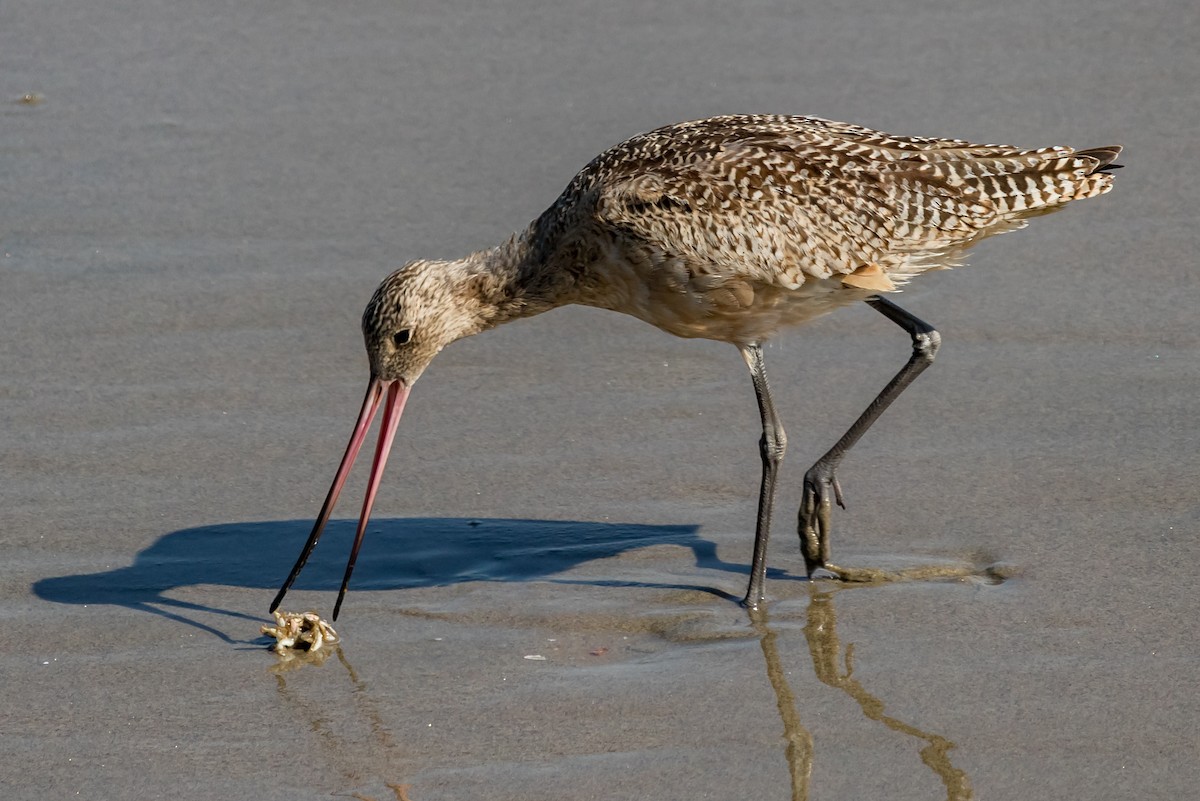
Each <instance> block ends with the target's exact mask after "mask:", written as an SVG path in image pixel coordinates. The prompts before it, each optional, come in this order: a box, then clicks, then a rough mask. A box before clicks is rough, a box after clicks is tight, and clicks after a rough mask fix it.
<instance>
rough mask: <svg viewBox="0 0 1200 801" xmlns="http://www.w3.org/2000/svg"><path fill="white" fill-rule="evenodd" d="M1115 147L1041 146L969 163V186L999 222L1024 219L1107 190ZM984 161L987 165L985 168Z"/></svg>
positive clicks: (1118, 151)
mask: <svg viewBox="0 0 1200 801" xmlns="http://www.w3.org/2000/svg"><path fill="white" fill-rule="evenodd" d="M1120 153H1121V147H1120V146H1119V145H1111V146H1108V147H1096V148H1090V149H1088V150H1079V151H1072V150H1070V149H1068V148H1047V149H1045V150H1039V151H1032V152H1029V153H1025V154H1021V155H1019V156H1014V157H1010V158H999V159H982V160H979V161H976V162H974V163H973V164H971V167H972V168H973V170H972V171H973V172H975V173H976V174H975V175H974V176H973V179H974V180H972V181H970V183H972V184H973V185H974V186H975V187H976V188H977V189H978V190H979V192H980V193H981V194H982V195H983V196H984V197H986V198H987V199H988V200H989V201H990V202H991V203H992V204H993V205H994V207H995V208H996V211H997V212H999V214H1000V216H1001V217H1002V218H1005V219H1008V220H1013V221H1015V220H1024V219H1027V218H1029V217H1035V216H1038V215H1041V214H1047V213H1049V212H1052V211H1057V210H1058V209H1059V208H1061V207H1062V206H1063V205H1065V204H1067V203H1070V202H1071V201H1072V200H1083V199H1085V198H1089V197H1096V196H1097V195H1103V194H1104V193H1106V192H1108V191H1109V190H1111V189H1112V185H1113V175H1112V170H1115V169H1117V168H1119V167H1120V166H1121V165H1119V164H1117V163H1115V162H1116V158H1117V156H1118V155H1120ZM986 162H991V163H990V164H988V163H986Z"/></svg>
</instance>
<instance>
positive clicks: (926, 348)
mask: <svg viewBox="0 0 1200 801" xmlns="http://www.w3.org/2000/svg"><path fill="white" fill-rule="evenodd" d="M912 340H913V354H914V355H915V356H918V357H920V358H921V359H924V360H925V361H926V362H932V361H933V359H934V357H935V356H937V352H938V349H939V348H941V347H942V335H941V334H939V333H938V331H937V329H936V328H933V327H932V326H931V327H929V328H928V329H927V330H924V331H914V332H913V335H912Z"/></svg>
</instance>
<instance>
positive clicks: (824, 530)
mask: <svg viewBox="0 0 1200 801" xmlns="http://www.w3.org/2000/svg"><path fill="white" fill-rule="evenodd" d="M836 469H837V468H836V467H835V466H834V465H833V464H830V463H827V462H825V461H819V462H817V463H816V464H814V465H813V466H812V467H811V468H809V470H808V472H807V473H805V474H804V496H803V497H802V498H801V500H800V521H799V530H800V549H801V550H802V551H803V552H804V567H805V569H806V570H807V571H808V575H809V576H810V577H811V576H812V574H813V571H815V570H816V569H817V568H824V569H826V570H829V571H830V572H832V573H834V574H837V575H838V577H839V578H841V577H842V576H841V574H843V573H846V574H851V573H853V572H854V571H853V570H849V571H846V570H842V569H841V568H837V567H835V566H834V565H832V564H831V563H830V561H829V554H830V543H829V538H830V532H831V531H832V530H833V521H832V517H833V504H834V502H836V503H837V505H838V506H840V507H842V508H843V509H845V508H846V501H845V499H844V498H843V497H842V486H841V484H839V483H838V480H837V473H836ZM844 580H854V579H844Z"/></svg>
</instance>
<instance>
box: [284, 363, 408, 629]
mask: <svg viewBox="0 0 1200 801" xmlns="http://www.w3.org/2000/svg"><path fill="white" fill-rule="evenodd" d="M385 388H386V389H388V408H387V411H386V412H385V418H384V426H385V428H386V427H387V425H388V424H389V423H390V424H391V427H392V429H391V430H392V434H390V435H388V437H387V441H388V444H389V447H390V444H391V440H392V437H393V436H394V435H395V422H394V421H398V420H399V419H400V411H402V410H403V408H404V401H405V400H406V399H407V397H408V388H407V387H405V386H404V385H403V384H402V383H401V382H399V381H395V382H384V381H380V380H379V379H377V378H374V377H372V378H371V382H370V383H369V384H368V385H367V394H366V397H364V398H363V405H362V411H360V412H359V414H358V422H357V423H356V424H355V426H354V433H353V434H352V435H351V436H350V442H349V444H347V445H346V453H345V454H344V455H343V456H342V463H341V464H340V465H338V470H337V475H336V476H334V479H333V484H332V485H331V486H330V487H329V494H328V495H326V496H325V503H324V504H323V505H322V506H321V513H320V514H319V515H317V520H316V522H315V523H314V524H313V528H312V533H310V534H309V535H308V541H307V542H306V543H304V549H303V550H302V551H301V552H300V558H298V559H297V560H296V564H295V566H294V567H292V572H291V573H290V574H288V577H287V580H286V581H284V582H283V586H282V587H280V588H279V593H278V594H277V595H276V596H275V600H274V601H272V602H271V608H270V611H271V612H274V611H275V610H276V609H278V608H279V604H280V603H282V602H283V597H284V596H285V595H287V591H288V590H289V589H291V586H292V584H293V583H294V582H295V581H296V577H297V576H299V575H300V571H301V570H303V569H304V564H305V563H306V562H307V561H308V557H309V555H311V554H312V552H313V548H315V547H316V545H317V540H319V539H320V538H321V533H322V531H323V530H324V529H325V524H326V523H328V522H329V516H330V515H331V514H332V513H333V507H334V505H335V504H336V503H337V499H338V495H340V494H341V492H342V487H343V486H344V485H345V483H346V477H347V476H349V475H350V468H351V467H353V466H354V460H355V459H356V458H357V457H358V452H359V450H361V449H362V444H363V440H365V439H366V436H367V430H368V429H369V428H370V427H371V421H372V420H374V419H375V413H376V411H378V409H379V404H380V401H381V400H383V392H384V389H385ZM383 439H384V432H383V431H380V444H381V445H382V443H383ZM386 458H387V455H386V452H385V454H384V459H385V460H386ZM375 462H376V465H375V467H374V468H372V471H371V482H372V490H371V497H372V498H373V496H374V487H375V485H376V484H377V483H378V475H377V474H378V473H382V465H381V464H380V461H379V456H378V453H377V454H376V457H375ZM369 509H370V506H369V505H364V510H369ZM365 528H366V514H365V511H364V516H363V520H362V522H361V524H360V526H359V535H358V540H356V541H355V545H354V554H353V555H352V556H351V559H350V564H351V566H353V564H354V559H355V557H356V556H357V553H358V546H359V541H361V539H362V532H363V530H364V529H365ZM346 576H347V579H349V571H347V574H346ZM342 593H343V594H344V593H345V585H344V584H343V586H342ZM338 606H341V595H339V596H338ZM334 617H335V618H336V617H337V612H336V611H335V612H334Z"/></svg>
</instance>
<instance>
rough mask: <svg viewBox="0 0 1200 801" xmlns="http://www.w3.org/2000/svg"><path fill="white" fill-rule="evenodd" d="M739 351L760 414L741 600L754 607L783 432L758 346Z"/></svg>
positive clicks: (760, 594)
mask: <svg viewBox="0 0 1200 801" xmlns="http://www.w3.org/2000/svg"><path fill="white" fill-rule="evenodd" d="M741 352H742V358H743V359H745V360H746V365H747V366H748V367H749V368H750V377H751V378H752V379H753V380H754V394H755V396H756V397H757V398H758V411H759V413H760V414H761V415H762V427H763V433H762V439H761V440H759V453H760V454H761V456H762V464H763V471H762V486H761V487H760V489H759V491H758V522H757V524H756V525H755V529H754V559H753V561H752V562H751V565H750V586H749V587H747V588H746V597H745V598H744V599H743V600H742V604H743V605H744V606H747V607H749V608H750V609H757V608H758V605H759V604H760V603H762V600H763V582H764V580H765V579H766V574H767V540H768V539H769V538H770V536H771V508H772V506H773V505H774V503H775V477H776V475H777V474H778V473H779V464H780V462H782V461H783V454H784V451H786V450H787V435H786V434H784V433H783V425H782V424H781V423H780V422H779V415H778V414H776V413H775V403H774V402H773V401H772V400H771V388H770V387H769V386H767V371H766V364H765V362H764V361H763V352H762V346H761V345H759V344H757V343H755V344H753V345H745V346H742V347H741Z"/></svg>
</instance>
